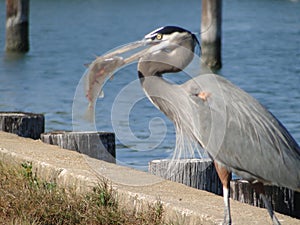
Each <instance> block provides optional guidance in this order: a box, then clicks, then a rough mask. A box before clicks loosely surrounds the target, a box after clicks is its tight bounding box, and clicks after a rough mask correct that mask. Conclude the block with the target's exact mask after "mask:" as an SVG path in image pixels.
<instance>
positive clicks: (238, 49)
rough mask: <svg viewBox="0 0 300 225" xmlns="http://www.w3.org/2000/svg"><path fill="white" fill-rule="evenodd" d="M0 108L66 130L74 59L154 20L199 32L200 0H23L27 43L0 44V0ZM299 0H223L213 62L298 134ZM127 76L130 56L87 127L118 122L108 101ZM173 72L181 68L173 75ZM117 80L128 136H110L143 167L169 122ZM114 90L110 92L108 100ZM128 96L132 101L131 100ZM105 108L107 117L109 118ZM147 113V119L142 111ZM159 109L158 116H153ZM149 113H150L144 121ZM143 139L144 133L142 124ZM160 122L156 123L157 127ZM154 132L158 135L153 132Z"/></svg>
mask: <svg viewBox="0 0 300 225" xmlns="http://www.w3.org/2000/svg"><path fill="white" fill-rule="evenodd" d="M0 9H1V10H0V48H1V49H3V51H0V93H1V98H0V111H29V112H36V113H44V114H45V118H46V130H47V131H52V130H72V103H73V98H74V94H75V90H76V87H77V84H78V82H79V80H80V78H81V77H82V75H83V73H84V71H85V67H84V64H85V63H88V62H90V61H92V60H93V59H94V56H95V55H100V54H103V53H105V52H106V51H109V50H110V49H112V48H115V47H117V46H120V45H122V44H126V43H128V42H132V41H135V40H138V39H141V38H142V37H143V36H144V34H146V33H148V32H150V31H152V30H153V29H155V28H157V27H160V26H163V25H169V24H172V25H179V26H182V27H185V28H187V29H189V30H191V31H193V32H199V29H200V25H199V24H200V12H201V1H195V0H189V1H179V0H161V1H137V0H131V1H120V0H117V1H113V2H112V1H108V0H102V1H97V0H86V1H80V0H74V1H46V0H44V1H43V0H32V1H30V45H31V46H30V52H28V53H27V54H25V55H11V54H6V53H5V52H4V45H5V34H4V32H5V1H4V0H1V1H0ZM299 12H300V1H287V0H252V1H238V0H226V1H223V27H222V29H223V33H222V35H223V36H222V41H223V49H222V58H223V68H222V69H221V70H220V71H219V74H221V75H223V76H225V77H226V78H228V79H229V80H231V81H232V82H233V83H235V84H236V85H238V86H240V87H241V88H243V89H244V90H246V91H247V92H249V93H251V94H252V95H253V96H254V97H256V98H257V99H258V100H259V101H260V102H261V103H263V104H264V105H265V106H266V107H267V108H268V109H269V110H270V111H271V112H272V113H273V114H274V115H275V116H276V117H277V118H278V119H279V120H280V121H281V122H282V123H283V124H284V125H285V126H286V127H287V129H288V130H289V131H290V133H291V134H292V135H293V137H294V138H295V139H296V140H297V142H298V143H300V89H299V87H300V13H299ZM136 79H137V74H136V65H132V66H129V67H126V68H124V69H123V70H121V71H119V72H117V74H116V76H115V78H114V80H113V81H110V82H108V83H107V84H106V85H105V88H104V92H105V98H104V99H100V100H98V102H97V106H96V112H97V113H96V121H97V129H98V130H105V131H115V130H114V129H113V127H112V123H111V121H112V120H114V121H115V123H116V124H117V125H118V127H119V128H120V130H122V127H125V128H126V126H128V124H127V121H123V120H122V119H119V118H116V117H114V115H115V114H114V115H113V113H112V108H113V106H114V103H115V102H118V101H123V100H124V99H123V100H122V99H120V98H117V96H118V94H119V93H121V94H123V93H124V90H123V89H122V88H123V87H124V86H125V87H126V85H127V84H129V83H130V82H134V81H135V80H136ZM176 79H177V82H180V80H181V79H182V80H184V79H185V78H184V77H182V78H181V77H180V76H179V77H176ZM129 88H131V89H125V91H127V92H126V98H125V99H127V100H128V101H130V100H132V99H135V100H136V99H139V100H138V101H137V102H136V103H135V104H133V105H132V106H133V107H132V109H131V111H130V116H129V126H130V128H131V131H132V132H133V134H134V135H135V137H136V139H130V138H129V141H126V143H124V141H123V140H122V137H120V138H118V140H117V160H118V163H120V164H125V165H129V166H132V167H135V168H138V169H141V170H145V168H146V167H147V164H148V162H149V161H151V160H153V159H159V158H166V157H170V154H171V153H172V149H173V148H174V142H175V134H174V129H173V126H172V124H171V123H170V122H169V120H168V119H167V118H166V117H165V116H164V115H163V114H162V113H160V112H159V111H158V110H157V109H156V108H155V107H153V106H152V104H151V103H150V102H149V101H148V100H147V99H146V98H145V96H144V95H143V93H142V90H141V88H140V87H139V84H135V83H133V84H132V85H130V86H129ZM116 99H117V100H116ZM131 103H132V101H131ZM112 116H113V118H111V117H112ZM153 118H156V119H155V120H152V119H153ZM157 118H160V119H157ZM151 120H152V122H151V123H150V121H151ZM149 123H150V124H153V127H154V128H155V127H156V128H157V127H159V128H162V129H153V131H155V133H154V134H153V136H151V137H153V139H151V140H150V139H149V135H151V128H150V129H149ZM164 129H166V133H164V131H165V130H164ZM161 137H163V139H162V140H160V138H161Z"/></svg>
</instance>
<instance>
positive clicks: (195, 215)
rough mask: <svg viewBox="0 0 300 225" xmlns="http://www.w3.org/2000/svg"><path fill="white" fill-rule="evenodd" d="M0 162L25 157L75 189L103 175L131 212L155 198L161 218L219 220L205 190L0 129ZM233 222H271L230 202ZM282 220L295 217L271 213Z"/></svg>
mask: <svg viewBox="0 0 300 225" xmlns="http://www.w3.org/2000/svg"><path fill="white" fill-rule="evenodd" d="M0 160H1V161H5V162H9V163H14V164H15V163H23V162H26V161H30V162H32V164H33V169H34V170H36V171H37V174H38V176H40V177H41V178H42V179H47V180H48V181H55V182H57V184H58V185H60V186H62V187H66V188H72V189H76V190H77V191H79V192H85V191H89V190H91V188H92V187H93V186H95V185H96V184H97V183H98V182H99V181H100V180H101V178H103V177H104V178H107V179H109V180H110V181H111V182H112V184H113V186H114V188H115V189H116V190H117V193H118V195H119V198H120V201H121V202H120V203H121V204H125V205H126V206H129V205H130V206H132V207H135V208H136V209H137V210H139V209H141V208H143V207H144V206H147V205H148V204H151V203H154V202H155V201H157V200H160V201H161V202H162V203H163V204H164V208H165V212H166V217H167V219H171V220H173V221H177V222H178V224H188V225H190V224H219V223H221V222H222V221H223V199H222V197H220V196H217V195H214V194H211V193H209V192H205V191H200V190H196V189H193V188H190V187H187V186H184V185H182V184H178V183H174V182H171V181H166V180H163V179H161V178H159V177H156V176H153V175H150V174H148V173H145V172H141V171H136V170H133V169H130V168H127V167H122V166H119V165H115V164H111V163H107V162H104V161H101V160H96V159H92V158H89V157H87V156H84V155H81V154H79V153H77V152H74V151H69V150H65V149H60V148H59V147H57V146H52V145H48V144H44V143H42V142H41V141H39V140H32V139H27V138H21V137H18V136H16V135H14V134H9V133H5V132H0ZM231 205H232V219H233V224H272V223H271V220H270V218H269V216H268V213H267V211H266V210H265V209H261V208H256V207H253V206H249V205H247V204H243V203H240V202H237V201H231ZM276 215H277V217H278V219H279V220H280V221H281V223H282V224H283V225H284V224H293V225H294V224H300V220H297V219H294V218H291V217H288V216H285V215H281V214H279V213H276Z"/></svg>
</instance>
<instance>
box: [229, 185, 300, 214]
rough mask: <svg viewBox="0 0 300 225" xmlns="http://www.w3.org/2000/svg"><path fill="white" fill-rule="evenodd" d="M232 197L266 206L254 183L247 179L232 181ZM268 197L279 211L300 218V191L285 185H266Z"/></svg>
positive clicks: (258, 205)
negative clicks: (253, 186)
mask: <svg viewBox="0 0 300 225" xmlns="http://www.w3.org/2000/svg"><path fill="white" fill-rule="evenodd" d="M230 190H231V193H230V197H231V198H232V199H234V200H237V201H240V202H243V203H247V204H249V205H254V206H257V207H261V208H264V207H265V206H264V203H263V200H262V199H261V197H260V196H259V194H258V193H256V192H255V190H254V189H253V188H252V185H251V184H249V183H248V182H247V181H245V180H233V181H231V182H230ZM265 193H266V197H267V199H268V200H269V201H270V202H271V203H272V206H273V209H274V210H275V211H277V212H279V213H282V214H286V215H289V216H292V217H296V218H300V193H299V192H295V191H293V190H290V189H288V188H284V187H277V186H265Z"/></svg>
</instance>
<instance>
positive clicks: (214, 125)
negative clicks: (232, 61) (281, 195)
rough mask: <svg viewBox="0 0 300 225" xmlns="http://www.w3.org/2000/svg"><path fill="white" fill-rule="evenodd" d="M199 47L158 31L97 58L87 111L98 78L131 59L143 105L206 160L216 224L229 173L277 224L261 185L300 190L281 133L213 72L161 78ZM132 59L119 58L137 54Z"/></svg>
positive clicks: (288, 141) (292, 146)
mask: <svg viewBox="0 0 300 225" xmlns="http://www.w3.org/2000/svg"><path fill="white" fill-rule="evenodd" d="M198 45H199V42H198V40H197V38H196V36H195V35H194V34H192V33H191V32H190V31H188V30H185V29H183V28H180V27H176V26H166V27H162V28H159V29H156V30H154V31H153V32H151V33H149V34H147V35H146V36H145V37H144V39H143V40H142V41H138V42H134V43H131V44H128V45H125V46H123V47H121V48H119V49H117V50H115V51H113V52H110V53H108V54H106V55H104V56H102V57H98V58H97V59H96V60H95V61H94V62H93V63H92V64H91V65H90V66H89V69H88V72H87V74H86V76H87V77H86V78H87V92H86V96H87V98H88V100H89V102H90V105H89V108H90V110H92V109H93V108H94V102H95V101H96V98H97V96H98V95H99V93H100V91H101V88H102V85H103V83H104V80H105V79H106V78H107V77H108V76H109V75H111V74H112V72H113V71H114V70H116V69H117V68H119V67H121V66H123V65H125V64H127V63H129V62H132V61H134V60H139V61H138V67H137V68H138V76H139V79H140V82H141V85H142V87H143V89H144V91H145V93H146V95H147V97H148V98H149V100H150V101H151V102H152V103H153V104H154V105H155V106H156V107H157V108H158V109H160V110H161V111H162V112H163V113H164V114H166V115H167V116H168V117H169V118H170V119H171V120H172V121H173V122H174V125H175V127H176V136H185V137H188V139H189V140H192V141H194V142H197V143H199V144H200V145H201V146H202V147H203V148H204V149H205V150H206V151H207V152H208V154H209V156H210V157H211V158H212V159H213V161H214V164H215V167H216V170H217V173H218V175H219V177H220V179H221V182H222V184H223V196H224V203H225V210H224V214H225V217H224V223H226V224H231V216H230V205H229V182H230V179H231V173H232V172H233V173H235V174H236V175H238V176H240V177H242V178H244V179H245V180H247V181H249V182H250V183H251V184H253V187H254V188H255V189H256V190H257V192H258V193H260V194H261V196H262V198H263V201H264V203H265V205H266V207H267V209H268V212H269V214H270V216H271V218H272V221H273V223H274V224H280V223H279V221H278V220H277V218H276V216H275V214H274V213H273V210H272V207H271V204H270V203H269V202H268V201H267V199H266V197H265V194H264V187H263V184H273V185H277V186H283V187H288V188H291V189H293V190H296V191H299V190H300V148H299V146H298V144H297V143H296V141H295V140H294V139H293V137H292V136H291V135H290V134H289V132H288V131H287V130H286V128H285V127H284V126H283V125H282V124H281V123H280V122H279V121H278V120H277V119H276V118H275V117H274V116H273V115H272V114H271V113H270V112H269V111H268V110H267V109H266V108H265V107H264V106H262V105H261V104H260V103H259V102H258V101H257V100H255V99H254V98H253V97H251V96H250V95H249V94H247V93H246V92H244V91H243V90H241V89H240V88H238V87H237V86H235V85H233V84H232V83H230V82H229V81H228V80H226V79H225V78H223V77H221V76H218V75H216V74H202V75H199V76H195V77H193V78H192V79H190V80H189V81H187V82H186V83H184V84H181V85H176V84H172V83H169V82H168V81H166V80H165V79H164V78H163V77H162V75H163V73H176V72H179V71H182V70H183V69H184V68H185V67H186V66H187V65H188V64H189V63H190V62H191V61H192V59H193V57H194V49H195V47H197V46H198ZM139 48H141V50H139V51H135V52H133V55H130V56H127V57H124V56H121V55H122V54H124V53H128V52H129V51H132V50H135V49H139Z"/></svg>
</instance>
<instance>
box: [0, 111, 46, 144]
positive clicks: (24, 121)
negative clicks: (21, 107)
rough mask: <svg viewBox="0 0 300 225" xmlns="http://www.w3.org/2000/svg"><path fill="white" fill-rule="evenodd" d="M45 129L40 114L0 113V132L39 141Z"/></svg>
mask: <svg viewBox="0 0 300 225" xmlns="http://www.w3.org/2000/svg"><path fill="white" fill-rule="evenodd" d="M44 129H45V118H44V115H42V114H34V113H24V112H0V130H2V131H5V132H9V133H14V134H17V135H19V136H21V137H29V138H32V139H39V138H40V135H41V133H43V132H44Z"/></svg>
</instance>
